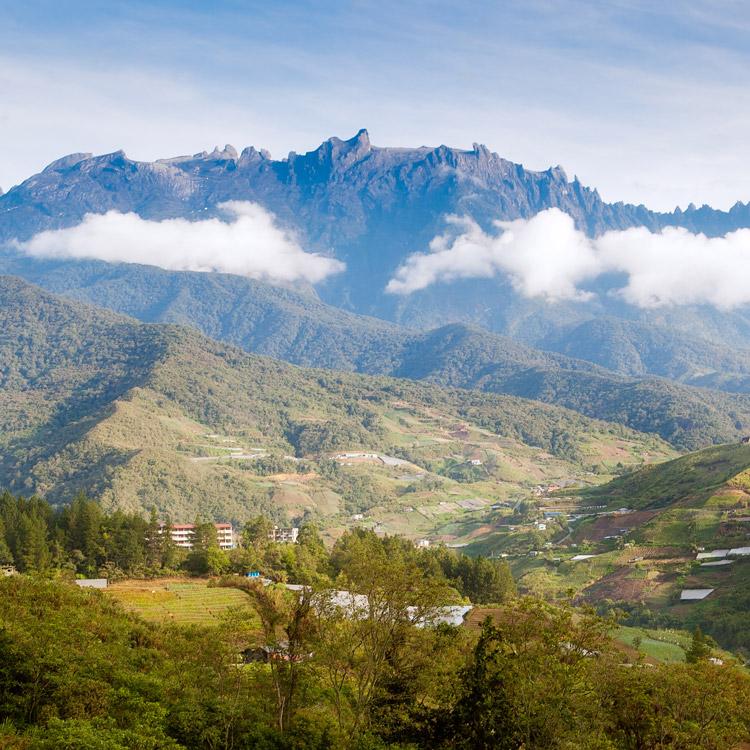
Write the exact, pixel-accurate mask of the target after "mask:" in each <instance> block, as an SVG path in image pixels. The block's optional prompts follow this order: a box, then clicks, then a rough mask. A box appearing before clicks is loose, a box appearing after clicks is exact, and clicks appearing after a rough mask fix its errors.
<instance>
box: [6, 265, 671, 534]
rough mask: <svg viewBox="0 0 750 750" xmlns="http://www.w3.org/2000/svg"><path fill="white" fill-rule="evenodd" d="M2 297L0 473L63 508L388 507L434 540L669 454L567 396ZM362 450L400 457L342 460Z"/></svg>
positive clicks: (205, 511)
mask: <svg viewBox="0 0 750 750" xmlns="http://www.w3.org/2000/svg"><path fill="white" fill-rule="evenodd" d="M0 300H1V301H2V305H1V306H0V326H1V327H2V330H3V338H2V349H0V352H1V353H2V359H1V360H0V361H2V373H3V374H2V377H3V384H4V387H3V388H2V391H1V392H0V399H2V409H0V420H1V421H0V429H1V431H2V432H1V437H0V439H1V440H2V448H3V451H2V458H1V459H0V484H2V485H4V486H6V487H7V488H9V489H12V490H14V491H16V492H24V493H27V494H31V493H32V492H38V493H41V494H43V495H45V496H47V497H48V498H50V499H52V500H55V501H63V500H69V499H70V498H71V497H72V496H73V495H74V494H75V493H76V492H78V491H81V490H84V491H86V492H88V493H89V494H91V495H93V496H95V497H98V498H101V500H102V502H103V503H104V505H105V507H108V508H115V507H117V508H122V509H125V510H129V511H136V510H143V509H148V508H150V507H151V506H152V505H155V506H156V507H157V508H158V509H159V510H160V511H167V512H169V513H171V514H172V515H173V517H174V519H175V520H193V518H194V517H195V515H196V514H201V515H204V516H205V517H207V518H217V519H221V520H224V519H226V520H232V519H236V520H244V519H246V518H248V517H250V516H252V515H254V514H256V513H257V512H259V511H262V512H266V513H267V514H269V515H271V516H272V517H274V518H277V519H278V520H282V519H283V518H284V517H286V516H293V517H298V516H301V515H303V514H304V513H313V514H319V515H323V516H328V517H332V516H337V517H339V518H344V517H348V516H349V515H351V514H355V513H358V512H363V511H369V510H370V509H372V508H380V509H381V511H382V512H381V515H380V516H378V515H377V513H375V514H374V515H375V518H374V520H373V522H380V521H382V522H386V523H389V524H393V525H394V530H405V531H411V532H412V533H425V532H426V531H429V530H430V529H431V528H433V526H434V521H433V520H432V519H433V516H434V514H435V513H437V514H438V515H440V514H442V515H445V513H447V512H455V513H459V512H461V513H462V512H463V510H461V508H460V507H459V506H458V505H456V502H457V501H463V500H464V499H469V498H477V496H479V497H480V498H489V499H484V500H482V501H481V503H480V505H483V504H488V503H489V502H491V500H492V499H493V498H495V499H500V498H505V499H507V498H508V497H509V496H512V495H513V494H514V493H515V494H516V495H518V494H519V493H520V494H523V493H524V492H528V489H529V488H530V487H532V486H534V485H535V484H538V483H540V482H545V481H547V482H550V481H561V480H564V479H567V480H571V479H575V478H580V477H582V475H583V474H584V473H585V472H591V471H594V472H596V473H597V474H598V477H599V480H601V479H603V478H606V476H607V474H608V473H610V474H611V473H612V472H613V471H615V470H616V469H617V464H620V465H629V464H633V463H636V464H637V463H642V462H644V461H651V460H658V459H660V458H665V457H669V456H670V455H672V451H671V449H670V448H669V447H668V446H667V445H665V444H664V443H663V442H661V441H660V440H658V439H656V438H652V437H647V436H644V435H640V434H638V433H635V432H633V431H631V430H628V429H626V428H624V427H621V426H617V425H611V424H606V423H603V422H596V421H592V420H589V419H587V418H585V417H583V416H581V415H579V414H576V413H574V412H570V411H567V410H564V409H560V408H557V407H552V406H548V405H545V404H540V403H537V402H532V401H525V400H522V399H518V398H511V397H504V396H490V395H485V394H480V393H478V392H469V391H463V390H457V389H446V388H438V387H436V386H432V385H428V384H420V383H414V382H409V381H406V380H394V379H390V378H371V377H364V376H358V375H351V374H345V373H333V372H329V371H311V370H302V369H298V368H296V367H293V366H290V365H287V364H284V363H281V362H278V361H275V360H271V359H268V358H264V357H258V356H252V355H248V354H247V353H245V352H243V351H241V350H239V349H235V348H233V347H229V346H226V345H222V344H218V343H216V342H213V341H211V340H209V339H206V338H205V337H203V336H201V335H199V334H197V333H195V332H193V331H191V330H189V329H185V328H180V327H176V326H163V325H160V326H157V325H144V324H140V323H137V322H135V321H132V320H129V319H127V318H123V317H119V316H116V315H113V314H111V313H101V312H100V311H97V310H95V309H94V308H89V307H86V306H82V305H80V304H77V303H72V302H69V301H64V300H62V299H60V298H57V297H55V296H53V295H50V294H48V293H45V292H42V291H41V290H39V289H37V288H34V287H31V286H29V285H27V284H25V283H24V282H21V281H20V280H17V279H12V278H4V279H2V285H1V286H0ZM358 450H359V451H362V450H369V451H380V452H382V453H384V454H386V455H388V454H390V455H393V456H397V457H400V458H399V459H398V461H396V462H391V463H390V464H383V462H381V461H379V460H376V461H374V463H373V462H370V463H367V462H365V463H363V464H357V465H356V466H351V467H347V466H345V465H342V463H341V462H340V461H339V462H337V461H331V460H330V456H331V454H335V453H337V452H342V451H343V452H351V451H358ZM475 456H481V457H482V458H481V459H480V460H479V463H480V465H481V468H478V467H477V466H474V467H473V468H472V464H470V463H469V460H470V459H473V458H474V457H475ZM594 479H596V477H594ZM449 496H451V497H450V498H449ZM448 499H450V500H452V501H453V503H452V504H450V506H449V511H446V510H444V506H441V505H440V504H441V502H444V501H447V500H448ZM423 505H424V506H425V507H427V506H429V507H430V508H433V509H434V513H433V512H432V511H429V512H428V511H427V510H425V511H424V512H423V513H422V512H417V510H415V508H416V507H417V506H419V507H422V506H423ZM401 506H404V508H405V507H409V508H411V510H410V511H405V510H400V508H401ZM405 513H411V514H412V516H410V519H413V520H408V522H407V521H405V520H404V519H405V516H404V514H405Z"/></svg>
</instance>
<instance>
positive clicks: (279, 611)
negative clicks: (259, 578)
mask: <svg viewBox="0 0 750 750" xmlns="http://www.w3.org/2000/svg"><path fill="white" fill-rule="evenodd" d="M338 564H339V565H341V566H342V567H341V571H340V574H339V576H340V581H341V582H342V583H344V582H345V583H346V585H347V586H348V587H349V590H351V591H355V592H357V593H360V594H362V595H366V596H367V597H368V601H369V603H370V604H369V606H368V607H365V608H364V609H359V610H357V611H354V610H352V609H348V608H347V606H346V605H344V606H338V605H336V604H335V603H334V602H333V601H332V600H331V599H329V598H326V593H325V589H320V588H316V587H313V588H311V589H309V590H303V591H301V592H299V593H294V592H287V591H284V590H283V589H280V588H278V587H275V586H268V587H263V586H262V585H259V584H254V583H251V582H247V581H246V580H245V579H240V578H232V577H229V578H226V579H223V581H222V583H223V585H229V586H237V587H239V588H241V589H242V590H244V591H245V592H246V593H247V595H248V597H249V599H250V602H251V603H252V606H253V610H251V611H248V610H242V611H234V612H231V613H230V614H229V615H228V616H227V617H226V619H225V620H224V621H222V623H221V624H220V625H218V626H215V627H213V628H198V627H193V628H189V627H177V626H166V625H165V626H159V625H149V624H146V623H144V622H143V621H141V620H139V619H138V618H137V617H136V616H134V615H129V614H125V613H124V612H123V611H122V610H121V609H120V607H119V605H117V604H115V603H114V602H113V601H112V600H111V599H109V598H108V596H107V594H106V593H102V592H93V591H86V590H79V589H77V588H76V587H72V586H69V585H67V584H64V583H59V582H55V581H50V580H44V579H43V578H39V577H36V578H35V577H27V576H11V577H9V578H6V579H4V580H0V605H1V606H0V743H1V744H2V746H3V747H4V748H12V749H13V750H26V749H31V748H34V749H36V748H44V749H47V748H49V749H50V750H52V749H53V748H55V749H57V748H67V749H68V750H92V749H94V750H96V749H97V748H102V750H105V749H106V750H119V749H120V748H123V749H124V748H144V749H146V748H149V749H154V750H156V749H157V748H159V749H161V748H170V749H173V750H177V749H178V748H196V749H197V748H216V749H217V750H218V749H219V748H221V749H223V750H229V749H230V748H235V749H237V748H248V749H249V748H268V749H269V750H270V749H271V748H274V749H276V750H280V749H284V748H290V749H291V748H296V749H299V750H301V749H302V748H316V749H322V748H331V749H333V748H342V749H343V748H361V749H362V750H365V749H366V748H367V749H373V748H386V747H392V748H401V749H402V750H406V749H407V748H409V749H411V750H418V749H419V748H425V750H426V749H427V748H430V749H431V748H443V747H444V748H467V749H469V748H471V750H476V749H478V748H479V749H481V748H487V749H488V750H489V749H490V748H492V749H493V750H494V749H496V748H508V749H509V750H517V749H519V748H525V749H527V750H555V749H556V748H559V749H561V750H563V749H565V750H572V749H573V748H576V749H578V748H589V749H590V750H594V749H596V750H620V749H621V750H700V749H701V748H705V749H706V750H720V749H723V748H730V747H734V746H735V745H737V744H738V743H740V742H741V741H747V740H748V739H749V738H750V718H749V717H750V679H748V677H747V675H746V674H744V673H742V672H741V671H739V670H737V669H736V668H734V667H731V666H724V667H721V666H716V665H714V664H712V663H710V662H709V661H708V659H707V658H706V655H707V654H706V653H705V652H704V651H703V650H701V652H700V653H699V654H697V655H696V659H695V660H694V663H691V664H678V665H661V666H647V665H645V664H644V663H643V662H639V661H635V662H632V661H629V657H628V656H626V655H625V654H623V653H621V652H619V651H618V650H617V649H616V648H615V647H614V646H613V645H612V643H611V642H610V641H609V638H608V636H607V631H608V628H609V624H608V623H607V622H606V621H603V620H600V619H598V618H596V617H593V616H591V615H589V614H586V613H574V612H573V611H571V610H569V609H567V608H553V607H550V606H547V605H544V604H542V603H540V602H539V601H536V600H532V599H522V600H511V601H508V602H507V603H505V604H504V605H502V606H501V607H500V608H496V609H493V610H491V612H492V618H491V619H489V618H488V619H487V620H486V621H485V623H484V625H483V626H482V627H481V631H480V632H478V633H477V632H476V631H473V630H470V629H467V628H465V627H452V626H445V625H443V626H439V627H437V628H431V627H426V628H425V627H419V626H418V620H417V618H418V617H419V616H420V615H421V614H424V613H427V612H428V611H429V610H431V609H432V608H433V607H434V606H435V605H436V604H438V603H441V602H444V601H445V596H446V594H447V590H446V589H445V588H444V585H443V584H442V583H441V582H440V581H439V580H435V579H431V578H430V577H425V576H424V575H423V574H422V573H423V571H421V570H420V569H419V567H418V566H415V563H414V561H410V559H409V557H408V555H407V556H404V555H402V554H393V551H392V550H388V549H386V548H385V547H381V548H378V547H377V543H376V542H375V541H374V540H373V539H360V540H359V541H358V542H357V543H356V544H355V545H354V546H350V547H349V549H348V554H347V555H345V556H340V557H339V561H338ZM248 653H250V654H255V653H261V654H271V655H272V656H271V657H270V658H268V659H260V660H256V659H250V660H248V659H243V658H242V655H243V654H248Z"/></svg>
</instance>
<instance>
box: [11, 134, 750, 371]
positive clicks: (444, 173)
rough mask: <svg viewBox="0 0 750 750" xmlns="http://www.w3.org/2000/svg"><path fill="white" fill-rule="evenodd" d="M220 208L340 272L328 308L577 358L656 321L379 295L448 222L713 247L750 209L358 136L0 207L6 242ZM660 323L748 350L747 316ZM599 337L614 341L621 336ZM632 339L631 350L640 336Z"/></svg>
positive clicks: (486, 296)
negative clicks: (635, 234) (128, 216)
mask: <svg viewBox="0 0 750 750" xmlns="http://www.w3.org/2000/svg"><path fill="white" fill-rule="evenodd" d="M227 200H250V201H255V202H258V203H260V204H261V205H263V206H264V207H266V208H267V209H269V210H270V211H272V212H273V213H274V214H275V215H276V216H277V218H278V220H279V222H281V223H282V224H283V225H284V226H287V227H290V228H292V229H294V231H295V232H296V234H297V236H298V237H299V238H300V240H301V242H302V244H303V245H304V246H305V248H306V249H308V250H312V251H316V252H321V253H325V254H329V255H334V256H336V257H337V258H339V259H341V260H343V261H345V262H346V264H347V270H346V272H345V273H343V274H340V275H338V276H336V277H334V278H332V279H331V280H329V281H328V282H326V283H325V284H323V285H321V286H320V287H319V288H318V290H317V291H318V293H319V294H320V296H321V297H322V298H323V299H324V300H325V301H326V302H328V303H330V304H333V305H335V306H337V307H341V308H344V309H347V310H351V311H355V312H358V313H364V314H368V315H374V316H377V317H380V318H384V319H387V320H392V321H394V322H398V323H402V324H405V325H408V326H413V327H418V328H430V327H434V326H438V325H445V324H448V323H452V322H457V321H460V322H467V323H473V324H478V325H481V326H484V327H486V328H489V329H491V330H494V331H497V332H500V333H504V334H507V335H510V336H512V337H514V338H518V339H520V340H522V341H524V342H526V343H530V344H534V345H541V344H543V345H544V346H547V347H549V348H556V349H558V350H560V351H567V352H571V351H575V352H576V354H579V352H580V351H581V348H582V347H581V346H580V345H579V344H580V342H578V343H577V342H575V341H573V342H571V340H570V339H569V337H568V336H567V333H568V332H569V331H575V330H576V329H578V328H579V327H580V326H581V325H582V324H584V323H586V322H587V321H590V320H592V319H594V318H600V319H601V318H605V319H626V320H630V321H635V322H637V323H639V324H644V325H650V324H651V320H650V318H651V317H652V314H651V313H644V312H643V311H640V310H637V309H633V308H627V307H626V306H623V305H622V304H621V303H617V302H616V301H614V300H612V299H608V298H606V296H604V297H601V298H600V299H598V300H597V301H593V302H586V303H580V302H565V303H558V304H550V303H547V302H541V301H538V300H529V299H524V298H521V297H519V295H518V294H516V293H515V292H514V291H513V289H512V288H511V286H510V285H509V284H508V283H507V281H505V280H504V279H502V278H500V279H492V280H471V281H457V282H454V283H452V284H451V285H450V286H448V285H443V284H440V285H436V286H434V287H431V288H428V289H425V290H423V291H420V292H416V293H414V294H411V295H409V296H407V297H395V296H393V295H387V294H385V293H384V289H385V286H386V284H387V282H388V280H389V279H390V278H391V276H392V274H393V272H394V271H395V269H396V268H398V266H399V265H400V264H401V263H402V262H403V260H404V259H405V258H406V257H407V256H408V255H409V254H410V253H413V252H415V251H423V250H425V249H426V247H427V246H428V243H429V241H430V240H431V239H432V238H433V237H434V236H435V235H436V234H438V233H440V232H442V231H443V230H444V228H445V217H446V215H448V214H458V215H468V216H471V217H473V218H474V219H475V220H476V221H477V222H478V223H479V224H480V225H482V226H483V227H485V228H488V227H489V226H490V225H491V222H492V221H494V220H496V219H515V218H520V217H530V216H533V215H534V214H536V213H538V212H539V211H541V210H543V209H546V208H550V207H558V208H560V209H561V210H563V211H565V212H566V213H568V214H570V215H571V216H572V217H573V218H574V220H575V222H576V224H577V225H578V227H579V228H580V229H582V230H583V231H585V232H586V233H587V234H589V235H592V236H595V235H598V234H600V233H602V232H604V231H606V230H608V229H625V228H628V227H634V226H646V227H648V228H649V229H652V230H655V229H659V228H661V227H665V226H672V225H674V226H683V227H686V228H687V229H689V230H691V231H694V232H704V233H705V234H707V235H711V236H715V235H720V234H724V233H726V232H727V231H732V230H734V229H737V228H740V227H746V226H750V204H740V203H738V204H737V205H735V206H734V208H732V209H731V210H730V211H727V212H725V211H717V210H714V209H711V208H709V207H707V206H704V207H702V208H695V207H693V206H691V207H689V208H688V209H687V210H685V211H680V210H679V209H678V210H675V211H674V212H673V213H655V212H652V211H649V210H648V209H647V208H646V207H644V206H634V205H628V204H623V203H615V204H610V203H605V202H603V201H602V200H601V198H600V196H599V194H598V193H597V191H596V190H593V189H590V188H588V187H585V186H584V185H582V184H581V183H580V182H579V181H578V179H577V178H576V179H573V180H572V181H570V180H569V179H568V177H567V176H566V174H565V172H564V171H563V170H562V168H560V167H554V168H551V169H548V170H545V171H541V172H536V171H530V170H527V169H525V168H524V167H523V166H521V165H520V164H514V163H513V162H510V161H508V160H506V159H503V158H502V157H500V156H498V155H497V154H495V153H492V152H490V151H489V150H488V149H487V148H486V147H484V146H481V145H475V146H474V148H473V149H472V150H470V151H463V150H459V149H454V148H448V147H446V146H438V147H437V148H428V147H419V148H380V147H376V146H373V145H372V144H371V143H370V139H369V136H368V134H367V131H366V130H360V131H359V133H357V135H355V136H354V137H353V138H351V139H349V140H341V139H339V138H330V139H328V140H327V141H325V142H324V143H323V144H322V145H320V146H319V147H318V148H317V149H315V150H314V151H310V152H308V153H305V154H295V153H293V152H292V153H290V154H289V156H288V157H287V158H286V159H282V160H274V159H272V158H271V157H270V155H269V154H268V153H267V152H265V151H258V150H256V149H255V148H252V147H250V148H246V149H244V150H243V151H242V152H241V153H238V152H237V151H236V150H235V149H234V148H233V147H231V146H226V147H225V148H224V149H215V150H214V151H212V152H210V153H208V152H202V153H198V154H195V155H192V156H181V157H175V158H170V159H161V160H158V161H155V162H136V161H133V160H131V159H128V158H127V156H126V155H125V154H124V153H123V152H121V151H119V152H116V153H113V154H107V155H103V156H92V155H90V154H72V155H70V156H66V157H63V158H62V159H59V160H58V161H56V162H53V163H52V164H50V165H49V166H48V167H47V168H46V169H45V170H44V171H42V172H41V173H40V174H37V175H34V176H33V177H31V178H29V179H28V180H27V181H25V182H24V183H23V184H21V185H18V186H16V187H14V188H12V189H11V190H9V191H8V192H7V193H6V194H4V195H1V196H0V243H2V242H3V241H5V242H6V244H7V242H8V241H9V240H10V239H12V238H19V239H25V238H28V237H29V236H31V235H33V234H34V233H36V232H38V231H40V230H42V229H49V228H56V227H64V226H71V225H74V224H76V223H78V222H79V221H80V220H81V219H82V218H83V216H84V215H85V214H86V213H89V212H94V213H101V212H105V211H107V210H110V209H115V210H118V211H134V212H136V213H138V214H139V215H141V216H143V217H145V218H152V219H161V218H167V217H176V216H181V217H187V218H191V219H198V218H204V217H206V216H211V215H214V214H215V212H216V206H217V204H219V203H222V202H223V201H227ZM659 317H660V320H659V324H660V325H664V326H666V327H667V328H670V329H676V330H679V331H680V332H681V334H685V335H688V336H690V337H693V338H694V337H696V336H697V337H698V338H713V339H715V337H716V336H719V337H720V338H721V340H722V341H723V342H724V343H730V344H731V345H733V346H748V345H750V321H749V320H748V318H747V316H746V315H745V314H744V313H743V312H735V313H731V314H724V313H722V314H718V315H717V314H714V313H713V312H710V311H705V310H695V309H691V310H688V309H680V310H677V311H663V312H660V313H659ZM580 330H581V331H583V330H584V329H580ZM633 331H635V333H633ZM597 335H598V336H599V337H600V338H602V339H607V340H612V339H613V338H622V332H621V331H620V330H619V328H618V326H617V325H615V326H614V328H613V329H612V331H610V332H602V331H599V332H598V334H597ZM628 335H629V336H630V335H635V336H636V338H637V337H638V334H637V329H630V333H629V334H628ZM635 348H636V349H638V347H637V346H636V347H635ZM599 354H600V353H598V352H595V353H593V354H592V355H591V356H592V358H593V359H594V361H601V362H605V361H606V364H608V365H610V366H611V365H612V364H613V360H612V359H611V358H610V359H607V360H605V359H602V358H601V357H600V356H599ZM630 359H631V360H632V359H635V357H631V358H630ZM618 369H621V370H622V371H623V372H629V373H633V372H639V371H640V370H641V369H642V368H641V365H640V364H639V363H638V362H633V361H629V362H624V363H622V365H621V367H619V366H618ZM645 369H646V370H648V367H646V368H645ZM663 369H664V371H665V372H666V371H668V370H669V368H668V367H667V368H663ZM659 374H662V372H661V371H659Z"/></svg>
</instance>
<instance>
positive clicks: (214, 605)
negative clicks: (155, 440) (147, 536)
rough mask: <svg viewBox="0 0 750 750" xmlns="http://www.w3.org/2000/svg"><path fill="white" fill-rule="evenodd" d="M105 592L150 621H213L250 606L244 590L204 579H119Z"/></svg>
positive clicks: (181, 623) (195, 623) (182, 623)
mask: <svg viewBox="0 0 750 750" xmlns="http://www.w3.org/2000/svg"><path fill="white" fill-rule="evenodd" d="M107 593H108V594H109V595H110V596H112V597H114V598H115V599H117V600H118V601H119V602H121V603H122V604H123V605H124V606H125V607H126V608H127V609H129V610H131V611H134V612H137V613H138V614H139V615H140V616H141V617H143V619H144V620H148V621H150V622H174V623H177V624H180V625H216V624H217V623H218V622H219V621H220V620H221V618H222V617H223V616H224V615H226V613H227V612H228V611H229V610H231V609H233V608H236V607H241V608H245V609H250V602H249V600H248V598H247V595H246V594H243V593H242V592H241V591H238V590H237V589H227V588H213V587H210V586H209V585H208V581H206V580H193V579H169V580H164V581H148V580H146V581H143V580H140V581H120V582H118V583H115V584H112V585H111V586H110V587H109V588H108V589H107Z"/></svg>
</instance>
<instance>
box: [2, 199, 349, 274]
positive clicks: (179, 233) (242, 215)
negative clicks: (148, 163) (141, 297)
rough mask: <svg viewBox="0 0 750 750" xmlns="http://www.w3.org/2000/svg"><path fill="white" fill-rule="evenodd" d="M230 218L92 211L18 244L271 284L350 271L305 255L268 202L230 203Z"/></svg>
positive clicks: (42, 253) (52, 254)
mask: <svg viewBox="0 0 750 750" xmlns="http://www.w3.org/2000/svg"><path fill="white" fill-rule="evenodd" d="M219 208H220V209H221V210H222V211H223V212H224V213H225V214H226V216H227V218H228V219H229V221H222V220H220V219H218V218H211V219H205V220H202V221H192V222H191V221H187V220H186V219H165V220H163V221H150V220H148V219H142V218H141V217H140V216H138V215H137V214H134V213H126V214H123V213H119V212H117V211H109V212H107V213H105V214H87V215H86V216H85V217H84V219H83V221H82V222H81V223H80V224H77V225H76V226H74V227H69V228H67V229H56V230H48V231H44V232H40V233H39V234H37V235H35V236H34V237H32V238H31V239H30V240H28V241H26V242H16V243H15V246H16V247H17V248H18V249H20V250H21V251H23V252H25V253H27V254H28V255H32V256H37V257H45V258H96V259H99V260H105V261H109V262H125V263H145V264H148V265H155V266H160V267H161V268H167V269H171V270H179V271H222V272H225V273H233V274H238V275H242V276H249V277H251V278H254V279H264V280H267V281H271V282H295V281H307V282H310V283H312V284H315V283H318V282H320V281H323V280H324V279H325V278H327V277H328V276H330V275H332V274H335V273H338V272H340V271H342V270H343V269H344V264H343V263H341V262H340V261H338V260H335V259H334V258H328V257H325V256H322V255H317V254H314V253H308V252H305V251H304V250H303V249H302V248H301V247H300V245H299V243H298V242H297V240H296V239H295V238H294V237H293V236H292V235H291V234H289V233H288V232H286V231H284V230H283V229H281V228H280V227H278V226H277V224H276V223H275V221H274V217H273V215H272V214H270V213H269V212H268V211H266V210H265V209H264V208H263V207H261V206H259V205H257V204H255V203H249V202H244V201H229V202H227V203H222V204H220V205H219Z"/></svg>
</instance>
